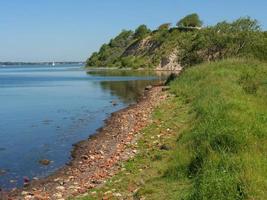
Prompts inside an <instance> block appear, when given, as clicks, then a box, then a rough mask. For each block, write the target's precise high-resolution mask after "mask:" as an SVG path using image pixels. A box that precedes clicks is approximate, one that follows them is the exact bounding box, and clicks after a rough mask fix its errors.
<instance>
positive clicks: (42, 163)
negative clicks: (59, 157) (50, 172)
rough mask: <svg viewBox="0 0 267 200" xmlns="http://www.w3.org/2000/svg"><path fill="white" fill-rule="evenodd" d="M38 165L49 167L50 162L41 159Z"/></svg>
mask: <svg viewBox="0 0 267 200" xmlns="http://www.w3.org/2000/svg"><path fill="white" fill-rule="evenodd" d="M39 163H40V164H41V165H49V164H50V163H51V161H50V160H48V159H42V160H39Z"/></svg>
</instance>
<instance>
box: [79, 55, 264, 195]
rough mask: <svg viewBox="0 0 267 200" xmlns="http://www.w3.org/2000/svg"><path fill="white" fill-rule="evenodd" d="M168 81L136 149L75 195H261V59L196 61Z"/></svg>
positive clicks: (262, 75) (262, 98) (262, 152)
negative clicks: (98, 183) (117, 168)
mask: <svg viewBox="0 0 267 200" xmlns="http://www.w3.org/2000/svg"><path fill="white" fill-rule="evenodd" d="M170 86H171V91H170V92H171V97H170V98H169V99H168V100H167V101H166V102H165V103H163V104H162V105H161V106H160V107H159V108H157V109H156V110H155V112H154V115H153V123H152V124H151V125H150V126H148V127H147V128H145V129H144V130H143V131H142V137H141V138H140V140H139V141H138V144H137V146H138V150H139V153H138V155H137V156H136V157H135V158H133V159H131V160H129V161H128V162H126V163H123V168H124V170H123V171H121V172H120V173H119V174H118V175H116V176H115V177H113V178H112V179H110V180H108V181H107V183H106V184H105V185H104V186H102V187H100V188H97V189H94V190H92V191H89V193H88V196H86V197H83V198H81V199H82V200H90V199H102V198H103V197H106V198H110V199H121V198H122V197H124V198H126V199H131V198H134V199H142V198H145V199H155V200H157V199H158V200H160V199H178V200H179V199H180V200H206V199H209V200H213V199H214V200H242V199H253V200H263V199H267V192H266V191H267V155H266V152H267V65H266V64H265V63H260V62H258V61H248V60H225V61H220V62H215V63H210V64H202V65H199V66H196V67H192V68H189V69H187V70H186V71H184V72H183V73H182V74H181V75H180V76H179V77H178V78H177V79H176V80H174V81H173V82H172V83H171V85H170ZM162 145H164V146H165V147H168V148H161V147H162ZM107 191H109V192H107ZM118 193H119V194H118ZM114 194H115V195H114ZM116 195H117V196H120V195H121V196H122V197H116Z"/></svg>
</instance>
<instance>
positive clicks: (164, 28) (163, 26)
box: [158, 23, 171, 31]
mask: <svg viewBox="0 0 267 200" xmlns="http://www.w3.org/2000/svg"><path fill="white" fill-rule="evenodd" d="M170 27H171V23H164V24H161V25H160V26H159V27H158V31H168V30H169V29H170Z"/></svg>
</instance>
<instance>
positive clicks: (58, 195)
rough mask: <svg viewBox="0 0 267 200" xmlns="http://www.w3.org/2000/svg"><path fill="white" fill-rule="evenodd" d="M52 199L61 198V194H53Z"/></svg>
mask: <svg viewBox="0 0 267 200" xmlns="http://www.w3.org/2000/svg"><path fill="white" fill-rule="evenodd" d="M53 197H55V198H57V199H60V198H62V194H61V193H55V194H54V195H53Z"/></svg>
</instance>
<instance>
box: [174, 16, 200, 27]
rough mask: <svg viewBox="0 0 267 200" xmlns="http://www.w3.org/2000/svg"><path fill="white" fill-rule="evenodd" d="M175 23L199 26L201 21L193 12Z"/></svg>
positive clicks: (185, 25) (183, 25)
mask: <svg viewBox="0 0 267 200" xmlns="http://www.w3.org/2000/svg"><path fill="white" fill-rule="evenodd" d="M176 25H177V26H178V27H201V26H202V21H201V20H200V19H199V16H198V14H196V13H193V14H190V15H187V16H186V17H184V18H183V19H181V20H180V21H178V22H177V24H176Z"/></svg>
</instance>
